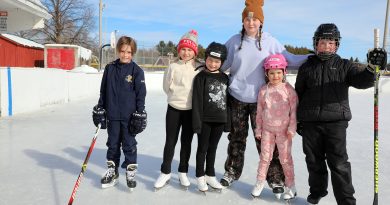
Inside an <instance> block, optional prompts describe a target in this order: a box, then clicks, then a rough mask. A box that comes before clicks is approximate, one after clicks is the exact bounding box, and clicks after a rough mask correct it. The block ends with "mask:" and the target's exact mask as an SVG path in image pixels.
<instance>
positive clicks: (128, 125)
mask: <svg viewBox="0 0 390 205" xmlns="http://www.w3.org/2000/svg"><path fill="white" fill-rule="evenodd" d="M116 50H117V54H118V57H119V59H117V60H115V61H113V62H111V63H110V64H108V65H107V66H106V68H105V70H104V73H103V78H102V83H101V87H100V98H99V102H98V104H97V105H96V106H95V107H94V112H93V119H94V123H95V125H98V124H99V123H100V124H101V128H103V129H104V128H105V127H106V124H107V132H108V139H107V143H106V145H107V147H108V149H107V156H106V159H107V166H108V169H107V171H106V173H105V174H104V176H103V177H102V179H101V184H102V188H108V187H112V186H114V185H115V184H117V183H118V181H117V179H118V177H119V173H118V167H119V161H120V156H121V150H120V148H121V147H122V150H123V154H124V155H125V161H124V162H123V163H122V165H121V167H122V168H125V169H126V180H127V186H128V187H129V188H130V190H132V188H134V187H135V186H136V181H135V180H134V177H135V173H136V172H137V168H138V164H137V141H136V139H135V136H136V134H138V133H139V132H141V131H142V130H143V129H145V127H146V112H145V96H146V87H145V77H144V72H143V70H142V69H141V68H140V67H139V66H138V65H137V64H136V63H134V61H132V57H133V55H134V54H135V53H136V51H137V45H136V42H135V40H134V39H132V38H130V37H127V36H122V37H121V38H119V40H118V43H117V46H116ZM106 119H107V121H106Z"/></svg>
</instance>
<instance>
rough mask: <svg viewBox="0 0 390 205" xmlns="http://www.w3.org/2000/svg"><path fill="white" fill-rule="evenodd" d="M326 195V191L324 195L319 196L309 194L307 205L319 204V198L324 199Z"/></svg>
mask: <svg viewBox="0 0 390 205" xmlns="http://www.w3.org/2000/svg"><path fill="white" fill-rule="evenodd" d="M326 195H328V192H327V191H326V192H325V193H322V194H320V195H318V194H309V196H308V197H307V202H308V203H309V204H318V203H319V202H320V200H321V198H322V197H325V196H326Z"/></svg>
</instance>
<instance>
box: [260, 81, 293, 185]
mask: <svg viewBox="0 0 390 205" xmlns="http://www.w3.org/2000/svg"><path fill="white" fill-rule="evenodd" d="M297 105H298V96H297V93H296V92H295V90H294V88H293V87H292V86H291V85H290V84H289V83H287V82H286V83H280V84H278V85H271V84H270V83H268V84H266V85H264V86H263V87H261V89H260V91H259V95H258V101H257V114H256V130H255V134H256V138H259V137H261V153H260V162H259V167H258V169H257V179H258V180H262V181H264V180H265V179H266V176H267V172H268V167H269V164H270V161H271V160H272V154H273V153H274V148H275V144H276V145H277V148H278V151H279V160H280V164H281V165H282V167H283V172H284V175H285V185H286V186H287V187H291V186H293V185H294V163H293V159H292V156H291V145H292V139H291V138H289V137H287V133H289V134H290V136H294V134H295V131H296V129H297V120H296V109H297Z"/></svg>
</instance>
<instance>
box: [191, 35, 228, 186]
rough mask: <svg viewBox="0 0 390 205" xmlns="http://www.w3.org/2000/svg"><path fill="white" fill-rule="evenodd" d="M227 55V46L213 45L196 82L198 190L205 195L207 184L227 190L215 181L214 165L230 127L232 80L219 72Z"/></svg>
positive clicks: (193, 111)
mask: <svg viewBox="0 0 390 205" xmlns="http://www.w3.org/2000/svg"><path fill="white" fill-rule="evenodd" d="M226 55H227V50H226V47H225V46H224V45H222V44H220V43H215V42H212V43H211V44H210V45H209V46H208V47H207V49H206V52H205V61H206V64H205V65H202V66H201V67H204V68H205V69H204V70H202V71H201V72H200V73H198V74H197V75H196V76H195V79H194V85H193V94H192V127H193V129H194V132H195V133H197V134H198V150H197V152H196V177H197V179H198V189H199V190H200V191H203V192H205V191H207V190H208V186H207V184H208V185H210V186H211V187H212V188H214V189H218V190H221V189H222V188H223V187H222V185H221V184H220V183H219V182H218V180H217V179H216V178H215V169H214V162H215V154H216V152H217V146H218V142H219V139H220V138H221V135H222V132H223V131H224V128H225V127H227V128H229V127H230V124H229V123H228V122H229V120H228V107H227V86H228V82H229V77H228V76H227V75H226V74H225V73H223V72H221V71H220V70H219V68H220V67H221V65H222V63H223V61H224V60H225V59H226ZM227 124H229V125H227ZM205 160H206V171H205V166H204V165H205ZM205 174H206V176H205Z"/></svg>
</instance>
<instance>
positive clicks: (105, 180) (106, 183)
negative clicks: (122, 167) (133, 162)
mask: <svg viewBox="0 0 390 205" xmlns="http://www.w3.org/2000/svg"><path fill="white" fill-rule="evenodd" d="M107 167H108V169H107V171H106V173H104V175H103V177H102V179H101V180H100V182H101V184H102V188H103V189H105V188H109V187H113V186H115V185H116V184H117V183H118V177H119V173H118V169H117V168H116V167H115V163H114V162H113V161H107Z"/></svg>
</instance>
